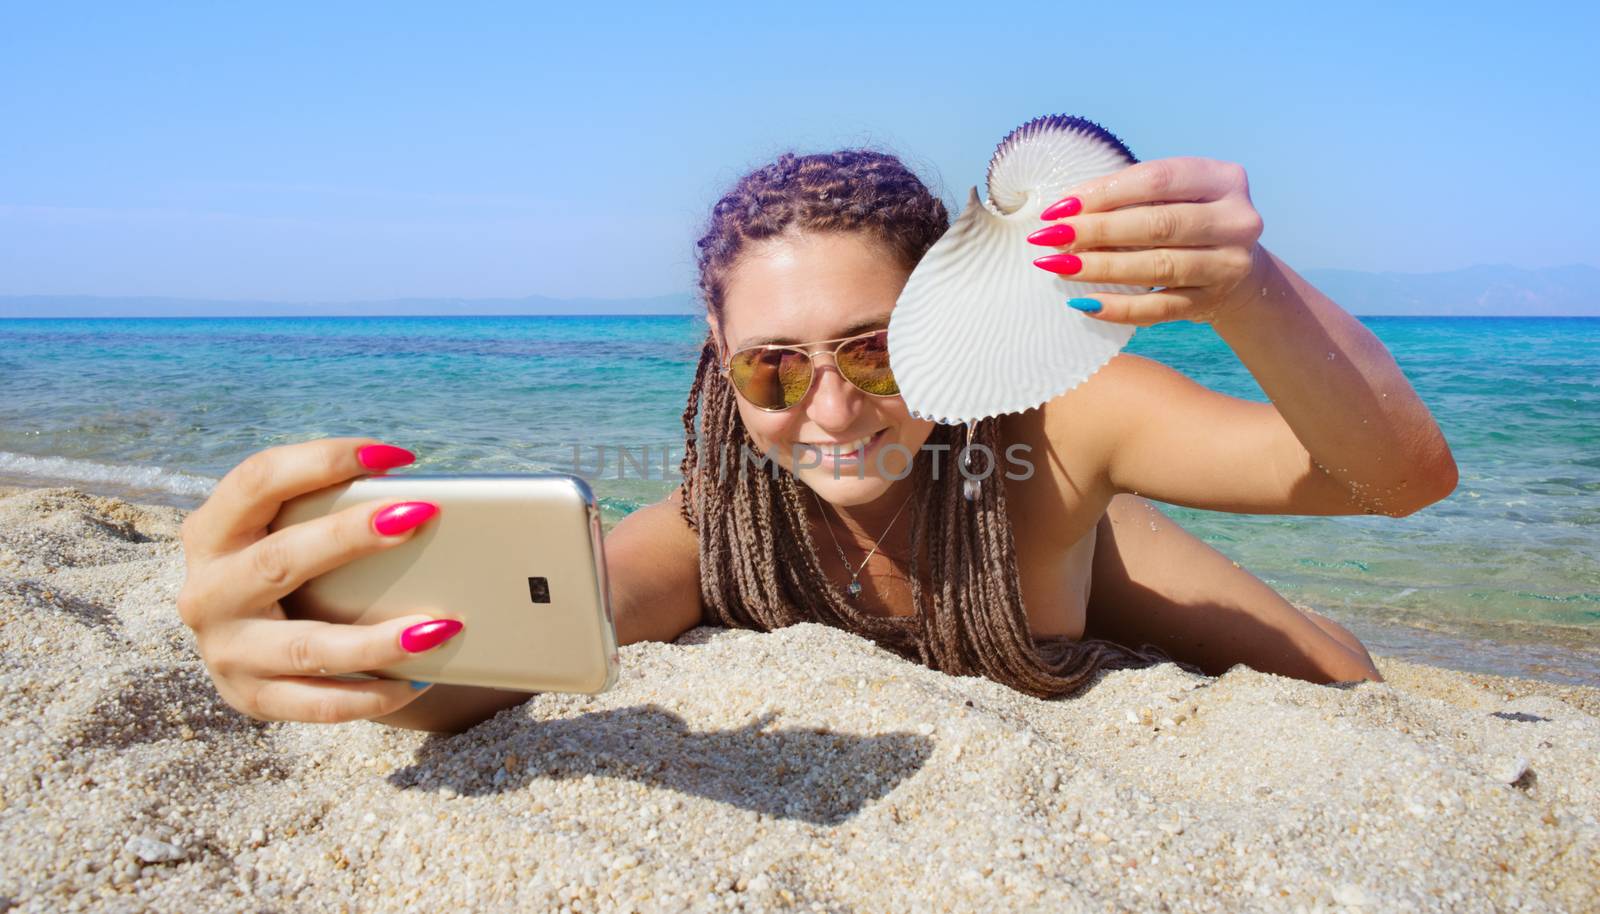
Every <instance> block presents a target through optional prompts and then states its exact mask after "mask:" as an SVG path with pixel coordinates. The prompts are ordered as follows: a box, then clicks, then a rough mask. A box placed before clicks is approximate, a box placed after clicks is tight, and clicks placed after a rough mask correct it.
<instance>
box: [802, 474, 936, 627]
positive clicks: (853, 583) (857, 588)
mask: <svg viewBox="0 0 1600 914" xmlns="http://www.w3.org/2000/svg"><path fill="white" fill-rule="evenodd" d="M915 494H916V493H915V492H913V493H912V495H915ZM811 497H812V498H816V499H817V510H818V511H821V512H822V525H823V526H825V527H827V528H828V537H829V538H830V539H832V540H833V548H835V549H837V550H839V561H841V562H843V563H844V570H845V571H850V559H848V558H846V557H845V554H844V547H843V546H841V545H839V537H838V535H837V534H835V533H834V532H833V524H830V523H828V510H827V509H826V508H824V507H823V506H822V499H821V498H817V490H815V489H812V490H811ZM910 503H911V495H907V496H906V500H905V501H903V502H901V503H900V507H899V509H898V510H896V511H895V512H894V517H892V518H890V519H889V526H887V527H885V528H883V534H882V535H881V536H879V537H878V541H877V542H875V543H873V544H872V552H868V553H867V557H866V558H864V559H862V560H861V565H860V566H859V567H857V568H856V570H855V571H853V572H851V574H850V599H852V600H854V599H855V597H856V594H859V593H860V592H861V582H860V581H859V580H857V578H859V577H861V572H863V571H865V570H866V568H867V563H868V562H870V561H872V556H873V554H874V553H876V552H877V551H878V547H879V546H881V545H883V538H884V537H885V536H888V535H889V531H890V530H892V529H894V522H895V521H897V520H899V519H900V512H901V511H904V510H905V509H906V505H908V504H910Z"/></svg>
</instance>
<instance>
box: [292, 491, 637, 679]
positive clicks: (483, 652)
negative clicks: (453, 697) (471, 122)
mask: <svg viewBox="0 0 1600 914" xmlns="http://www.w3.org/2000/svg"><path fill="white" fill-rule="evenodd" d="M380 499H381V500H384V501H430V502H433V503H434V504H437V505H438V506H439V514H438V515H437V516H435V517H434V518H433V519H431V520H429V521H428V522H427V523H426V524H424V525H423V526H422V527H420V528H419V529H418V531H417V532H416V533H415V534H414V535H413V536H412V538H411V539H410V540H409V541H407V542H405V543H403V544H401V545H399V546H395V547H392V548H390V549H387V550H385V551H383V552H379V553H376V554H373V555H368V556H363V557H361V558H359V559H355V560H353V561H351V562H349V563H348V564H345V565H343V566H340V567H339V568H336V569H334V570H333V571H330V572H328V573H327V574H324V575H321V576H319V577H317V578H313V579H312V580H310V581H307V582H306V583H305V584H304V585H303V586H302V587H300V588H299V589H298V590H296V591H295V592H294V593H292V594H290V595H289V596H287V597H285V598H284V599H283V601H282V602H283V606H284V610H285V612H287V613H288V614H289V616H290V617H291V618H303V619H319V620H322V621H326V622H356V623H371V622H381V621H384V620H387V619H393V618H396V617H399V616H407V615H414V614H418V613H425V614H428V615H432V616H435V617H437V618H450V619H459V620H461V621H462V623H463V629H462V631H461V633H460V634H459V635H456V636H455V637H454V638H452V639H450V640H449V641H447V642H445V643H444V645H442V646H441V647H438V648H435V649H434V650H432V651H429V652H427V653H425V654H422V655H421V656H419V657H417V658H416V659H413V660H407V661H405V662H403V663H399V664H396V665H394V666H391V667H386V668H384V669H382V670H373V671H372V672H373V673H374V674H375V675H380V676H388V677H392V678H406V679H415V680H422V681H426V682H439V683H451V684H457V685H476V686H489V687H491V688H502V689H514V690H519V691H552V692H590V693H593V692H601V691H604V690H606V689H608V688H610V687H611V686H612V684H614V683H615V682H616V677H617V670H618V662H619V661H618V657H617V645H616V630H615V627H614V623H613V620H612V616H611V601H610V595H609V593H608V590H607V585H606V579H605V552H604V550H603V547H602V545H601V532H600V513H599V509H598V507H597V506H596V504H595V499H594V493H593V492H592V491H590V489H589V486H588V485H587V484H586V483H584V481H583V480H582V479H580V478H578V477H576V476H568V475H565V474H556V473H551V474H505V475H484V476H449V475H428V474H408V475H399V476H369V477H363V478H360V479H357V480H354V481H352V482H349V483H342V484H340V485H337V486H332V487H329V488H327V489H323V490H321V491H318V492H311V493H307V494H305V495H302V496H300V497H299V498H296V499H293V500H291V501H289V502H287V503H285V504H284V506H283V508H282V510H281V511H280V512H279V514H278V517H277V519H276V520H274V521H273V523H272V525H271V528H270V529H272V530H277V529H280V528H282V527H285V526H288V525H291V524H296V523H301V522H303V521H307V520H311V519H313V518H316V517H320V516H322V515H325V514H328V513H331V512H334V511H338V510H341V509H343V508H345V507H348V506H351V505H355V504H359V503H361V502H366V501H373V500H380Z"/></svg>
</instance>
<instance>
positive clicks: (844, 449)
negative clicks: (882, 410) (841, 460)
mask: <svg viewBox="0 0 1600 914" xmlns="http://www.w3.org/2000/svg"><path fill="white" fill-rule="evenodd" d="M877 436H878V433H877V432H873V433H872V434H870V435H868V436H867V437H865V438H859V439H857V440H855V441H852V442H850V443H849V444H847V445H840V446H839V451H838V453H839V454H840V455H841V456H842V455H845V454H850V453H852V452H854V451H859V450H861V449H862V448H864V447H866V446H867V442H869V441H871V440H872V439H873V438H876V437H877ZM811 446H812V447H815V448H820V449H821V450H822V453H823V454H824V455H828V454H832V453H834V450H833V447H832V446H831V445H821V444H813V445H811Z"/></svg>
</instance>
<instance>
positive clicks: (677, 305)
mask: <svg viewBox="0 0 1600 914" xmlns="http://www.w3.org/2000/svg"><path fill="white" fill-rule="evenodd" d="M699 308H700V306H699V305H698V304H696V302H695V300H694V298H693V297H692V296H690V295H689V294H687V293H683V294H679V295H658V296H655V297H654V298H546V297H545V296H542V295H530V296H528V297H527V298H396V299H390V300H388V301H365V302H274V301H220V300H206V299H189V298H96V297H89V296H81V295H10V296H0V318H6V317H307V316H317V317H379V316H383V317H421V316H440V317H460V316H463V315H476V314H483V315H496V316H502V315H517V314H523V315H556V314H697V313H699Z"/></svg>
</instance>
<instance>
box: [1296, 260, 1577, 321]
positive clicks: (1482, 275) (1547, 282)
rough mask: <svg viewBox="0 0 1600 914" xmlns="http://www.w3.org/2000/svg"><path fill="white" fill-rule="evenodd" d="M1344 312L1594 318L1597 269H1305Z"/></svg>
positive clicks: (1361, 313)
mask: <svg viewBox="0 0 1600 914" xmlns="http://www.w3.org/2000/svg"><path fill="white" fill-rule="evenodd" d="M1303 275H1304V276H1305V278H1306V279H1307V280H1310V282H1311V284H1312V285H1314V286H1316V287H1317V288H1318V289H1321V290H1322V292H1323V294H1324V295H1327V296H1328V297H1329V298H1331V299H1333V300H1334V301H1336V302H1338V303H1339V304H1340V305H1341V306H1343V307H1344V309H1345V310H1346V311H1349V312H1350V313H1352V314H1359V315H1362V316H1378V315H1400V314H1408V315H1441V316H1443V315H1448V316H1455V317H1469V316H1470V317H1593V316H1600V269H1597V268H1595V267H1591V266H1586V265H1583V264H1576V265H1573V266H1568V267H1548V268H1546V269H1542V270H1524V269H1519V268H1517V267H1508V266H1477V267H1467V268H1465V269H1461V270H1451V271H1450V272H1448V273H1362V272H1359V271H1356V270H1305V271H1303Z"/></svg>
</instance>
